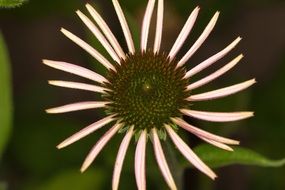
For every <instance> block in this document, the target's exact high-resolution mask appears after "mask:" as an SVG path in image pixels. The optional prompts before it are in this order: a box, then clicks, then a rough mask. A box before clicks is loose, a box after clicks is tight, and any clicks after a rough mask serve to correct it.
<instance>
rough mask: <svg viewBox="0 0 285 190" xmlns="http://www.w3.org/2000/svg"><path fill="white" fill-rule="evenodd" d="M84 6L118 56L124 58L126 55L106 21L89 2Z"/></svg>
mask: <svg viewBox="0 0 285 190" xmlns="http://www.w3.org/2000/svg"><path fill="white" fill-rule="evenodd" d="M86 8H87V9H88V11H89V13H90V15H91V16H92V17H93V19H94V20H95V21H96V23H97V24H98V26H99V27H100V28H101V30H102V32H103V33H104V34H105V36H106V38H107V39H108V40H109V42H110V43H111V45H112V46H113V48H114V50H115V51H116V53H117V54H118V55H119V57H120V58H122V59H125V58H126V55H125V53H124V51H123V50H122V47H121V46H120V44H119V42H118V41H117V39H116V37H115V36H114V34H113V33H112V31H111V30H110V28H109V27H108V25H107V24H106V22H105V21H104V20H103V18H102V17H101V16H100V14H98V12H97V11H96V10H95V9H94V8H93V7H92V6H91V5H90V4H86Z"/></svg>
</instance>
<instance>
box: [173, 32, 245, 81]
mask: <svg viewBox="0 0 285 190" xmlns="http://www.w3.org/2000/svg"><path fill="white" fill-rule="evenodd" d="M240 40H241V37H238V38H237V39H235V40H234V41H233V42H232V43H231V44H230V45H228V46H227V47H226V48H225V49H223V50H222V51H220V52H218V53H216V54H215V55H213V56H211V57H209V58H208V59H206V60H205V61H203V62H202V63H200V64H198V65H197V66H195V67H193V68H192V69H191V70H189V71H188V72H187V75H188V77H192V76H193V75H195V74H197V73H198V72H200V71H202V70H203V69H205V68H207V67H209V66H210V65H212V64H213V63H215V62H217V61H218V60H220V59H221V58H223V57H224V56H225V55H226V54H228V53H229V52H230V51H231V50H232V49H233V48H234V47H235V46H236V45H237V44H238V43H239V42H240ZM177 66H182V65H181V64H180V65H177Z"/></svg>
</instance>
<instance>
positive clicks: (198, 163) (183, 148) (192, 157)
mask: <svg viewBox="0 0 285 190" xmlns="http://www.w3.org/2000/svg"><path fill="white" fill-rule="evenodd" d="M165 127H166V130H167V132H168V134H169V136H170V138H171V139H172V141H173V143H174V144H175V146H176V147H177V149H178V150H179V151H180V152H181V153H182V154H183V156H184V157H185V158H186V159H187V160H188V161H189V162H191V163H192V164H193V165H194V166H195V167H196V168H197V169H199V170H200V171H201V172H203V173H204V174H206V175H207V176H209V177H210V178H212V179H215V178H216V177H217V176H216V174H215V173H214V172H213V171H212V170H211V169H210V168H209V167H208V166H207V165H206V164H205V163H204V162H203V161H202V160H201V159H200V158H199V157H198V156H197V155H196V154H195V153H194V152H193V151H192V150H191V149H190V148H189V147H188V146H187V144H186V143H185V142H184V141H183V140H182V139H181V138H180V137H179V136H178V135H177V134H176V132H175V131H173V129H172V128H171V127H169V126H165Z"/></svg>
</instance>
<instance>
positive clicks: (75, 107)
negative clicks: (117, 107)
mask: <svg viewBox="0 0 285 190" xmlns="http://www.w3.org/2000/svg"><path fill="white" fill-rule="evenodd" d="M108 103H109V102H98V101H89V102H78V103H73V104H67V105H64V106H60V107H55V108H50V109H47V110H46V112H47V113H66V112H72V111H79V110H87V109H94V108H102V107H105V106H106V105H107V104H108Z"/></svg>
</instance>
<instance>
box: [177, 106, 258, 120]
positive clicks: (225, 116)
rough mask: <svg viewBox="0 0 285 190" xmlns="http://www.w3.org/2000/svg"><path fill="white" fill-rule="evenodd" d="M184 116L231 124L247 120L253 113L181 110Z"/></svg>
mask: <svg viewBox="0 0 285 190" xmlns="http://www.w3.org/2000/svg"><path fill="white" fill-rule="evenodd" d="M180 111H181V112H182V113H183V114H185V115H188V116H190V117H194V118H197V119H202V120H206V121H213V122H230V121H238V120H242V119H246V118H249V117H252V116H253V112H230V113H226V112H207V111H196V110H187V109H181V110H180Z"/></svg>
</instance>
